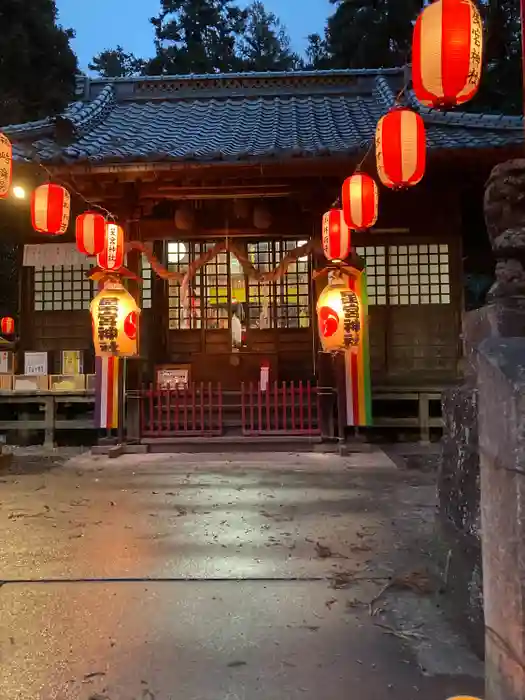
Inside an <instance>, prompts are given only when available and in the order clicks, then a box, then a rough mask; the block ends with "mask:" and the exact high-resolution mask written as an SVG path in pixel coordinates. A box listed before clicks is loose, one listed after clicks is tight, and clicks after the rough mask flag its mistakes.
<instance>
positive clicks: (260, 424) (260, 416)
mask: <svg viewBox="0 0 525 700" xmlns="http://www.w3.org/2000/svg"><path fill="white" fill-rule="evenodd" d="M262 409H263V406H262V393H261V382H257V416H258V419H259V422H258V425H257V433H260V432H261V431H262V427H263V414H262Z"/></svg>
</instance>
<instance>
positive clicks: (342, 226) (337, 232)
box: [323, 209, 351, 262]
mask: <svg viewBox="0 0 525 700" xmlns="http://www.w3.org/2000/svg"><path fill="white" fill-rule="evenodd" d="M350 247H351V238H350V229H349V228H348V226H347V224H346V221H345V218H344V215H343V211H342V209H330V211H327V212H326V214H323V251H324V254H325V256H326V257H327V258H328V260H331V261H332V262H341V260H345V258H347V257H348V255H349V254H350Z"/></svg>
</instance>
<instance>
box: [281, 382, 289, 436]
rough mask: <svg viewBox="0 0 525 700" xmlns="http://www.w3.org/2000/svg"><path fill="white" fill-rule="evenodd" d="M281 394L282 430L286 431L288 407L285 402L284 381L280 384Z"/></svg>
mask: <svg viewBox="0 0 525 700" xmlns="http://www.w3.org/2000/svg"><path fill="white" fill-rule="evenodd" d="M282 394H283V430H284V432H286V431H287V430H288V407H287V403H286V382H283V384H282Z"/></svg>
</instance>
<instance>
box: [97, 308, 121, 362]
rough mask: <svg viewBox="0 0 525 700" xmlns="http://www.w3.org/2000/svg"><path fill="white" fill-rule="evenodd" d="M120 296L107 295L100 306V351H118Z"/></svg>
mask: <svg viewBox="0 0 525 700" xmlns="http://www.w3.org/2000/svg"><path fill="white" fill-rule="evenodd" d="M117 318H118V298H117V297H106V298H104V299H101V300H100V304H99V307H98V340H99V343H100V352H108V353H118V351H119V346H118V343H117V338H118V327H117Z"/></svg>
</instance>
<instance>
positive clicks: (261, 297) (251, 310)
mask: <svg viewBox="0 0 525 700" xmlns="http://www.w3.org/2000/svg"><path fill="white" fill-rule="evenodd" d="M272 243H273V242H272V241H260V242H259V243H248V257H249V259H250V261H251V263H252V264H253V265H254V267H256V268H257V269H258V270H261V272H269V271H270V270H272V269H273V267H274V252H275V251H274V246H273V245H272ZM275 323H276V319H275V285H274V284H269V283H268V282H263V283H261V282H257V281H256V280H254V279H250V280H249V281H248V325H249V327H250V328H260V329H265V328H275Z"/></svg>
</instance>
